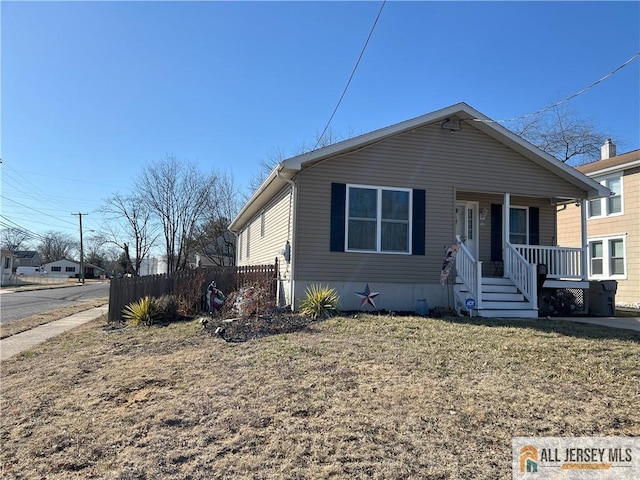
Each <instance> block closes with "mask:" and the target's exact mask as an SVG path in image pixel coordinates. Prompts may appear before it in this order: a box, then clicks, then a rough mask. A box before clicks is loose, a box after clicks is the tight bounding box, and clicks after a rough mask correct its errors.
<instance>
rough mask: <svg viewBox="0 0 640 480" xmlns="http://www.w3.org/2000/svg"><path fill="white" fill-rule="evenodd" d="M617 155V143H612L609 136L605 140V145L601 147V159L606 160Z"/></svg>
mask: <svg viewBox="0 0 640 480" xmlns="http://www.w3.org/2000/svg"><path fill="white" fill-rule="evenodd" d="M615 156H616V144H615V143H611V139H610V138H607V141H606V142H604V145H602V146H601V147H600V159H601V160H604V159H605V158H611V157H615Z"/></svg>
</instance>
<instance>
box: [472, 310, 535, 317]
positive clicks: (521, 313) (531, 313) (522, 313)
mask: <svg viewBox="0 0 640 480" xmlns="http://www.w3.org/2000/svg"><path fill="white" fill-rule="evenodd" d="M473 315H474V316H477V317H483V318H538V311H537V310H486V309H482V310H474V311H473Z"/></svg>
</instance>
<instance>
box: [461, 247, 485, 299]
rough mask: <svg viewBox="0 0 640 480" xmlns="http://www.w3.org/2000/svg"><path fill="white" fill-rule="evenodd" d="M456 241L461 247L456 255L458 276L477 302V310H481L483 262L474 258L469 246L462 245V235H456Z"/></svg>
mask: <svg viewBox="0 0 640 480" xmlns="http://www.w3.org/2000/svg"><path fill="white" fill-rule="evenodd" d="M456 241H457V242H458V244H459V245H460V250H459V251H458V254H457V255H456V274H457V275H458V277H459V278H460V280H462V283H463V284H464V286H465V287H467V290H468V291H469V294H470V295H471V296H472V298H473V299H474V300H475V302H476V307H475V308H476V309H480V308H482V262H480V261H478V260H476V259H475V258H473V255H472V254H471V252H470V251H469V249H468V248H467V246H466V245H465V244H464V243H462V241H461V239H460V235H456Z"/></svg>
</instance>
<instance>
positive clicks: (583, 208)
mask: <svg viewBox="0 0 640 480" xmlns="http://www.w3.org/2000/svg"><path fill="white" fill-rule="evenodd" d="M588 203H589V200H587V199H584V198H583V199H582V201H581V202H580V232H581V234H582V255H581V256H580V276H581V277H582V280H588V279H589V274H588V268H587V265H588V263H587V262H588V258H589V251H588V250H587V247H588V242H587V206H588Z"/></svg>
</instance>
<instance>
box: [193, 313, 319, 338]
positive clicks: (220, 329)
mask: <svg viewBox="0 0 640 480" xmlns="http://www.w3.org/2000/svg"><path fill="white" fill-rule="evenodd" d="M315 321H316V320H314V319H312V318H310V317H305V316H302V315H296V314H293V313H274V314H270V315H252V316H250V317H246V318H230V319H224V318H218V317H210V316H208V317H202V318H201V319H200V323H201V324H203V330H204V332H206V333H209V334H211V335H215V336H217V337H220V338H222V339H223V340H224V341H225V342H232V343H239V342H246V341H248V340H252V339H255V338H261V337H266V336H269V335H278V334H281V333H292V332H297V331H300V330H304V329H305V328H307V327H308V326H309V325H310V324H312V323H314V322H315Z"/></svg>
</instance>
